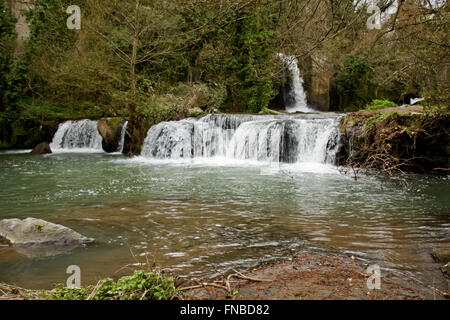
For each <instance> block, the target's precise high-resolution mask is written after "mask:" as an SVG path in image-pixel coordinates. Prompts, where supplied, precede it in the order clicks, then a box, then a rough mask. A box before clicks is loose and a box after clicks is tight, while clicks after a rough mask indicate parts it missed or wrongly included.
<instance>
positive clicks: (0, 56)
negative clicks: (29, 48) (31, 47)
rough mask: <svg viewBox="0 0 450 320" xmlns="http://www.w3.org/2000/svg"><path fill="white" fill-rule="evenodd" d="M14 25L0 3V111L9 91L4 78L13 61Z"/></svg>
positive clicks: (13, 20)
mask: <svg viewBox="0 0 450 320" xmlns="http://www.w3.org/2000/svg"><path fill="white" fill-rule="evenodd" d="M15 23H16V19H14V18H13V17H12V16H11V15H10V13H9V10H8V8H7V6H6V3H5V2H4V1H0V111H2V110H3V109H4V108H5V104H6V101H5V99H6V98H5V97H6V94H7V91H8V90H9V89H8V88H9V87H8V85H7V78H6V76H7V74H8V73H9V72H10V68H11V64H12V61H13V52H14V47H13V44H14V40H15V38H16V36H17V34H16V32H15V29H14V26H15ZM0 121H1V119H0Z"/></svg>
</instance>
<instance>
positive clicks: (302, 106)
mask: <svg viewBox="0 0 450 320" xmlns="http://www.w3.org/2000/svg"><path fill="white" fill-rule="evenodd" d="M278 57H279V58H280V59H281V60H282V61H283V62H284V64H285V65H286V68H287V70H288V71H289V73H290V75H289V78H290V80H291V87H292V89H291V92H289V95H291V98H292V100H293V101H294V102H293V103H292V104H291V105H288V106H286V111H287V112H289V113H295V112H315V110H313V109H311V108H309V107H308V103H307V100H306V93H305V90H304V88H303V79H302V77H301V76H300V69H299V68H298V60H297V59H296V58H295V57H293V56H287V55H284V54H282V53H279V54H278Z"/></svg>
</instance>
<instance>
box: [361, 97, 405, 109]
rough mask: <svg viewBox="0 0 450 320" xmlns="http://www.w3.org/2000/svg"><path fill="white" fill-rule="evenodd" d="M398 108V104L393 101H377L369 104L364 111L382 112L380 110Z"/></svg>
mask: <svg viewBox="0 0 450 320" xmlns="http://www.w3.org/2000/svg"><path fill="white" fill-rule="evenodd" d="M397 107H398V106H397V104H396V103H394V102H392V101H389V100H377V99H375V100H373V101H372V102H371V103H369V104H367V105H366V107H365V108H364V109H363V110H364V111H368V110H380V109H386V108H397Z"/></svg>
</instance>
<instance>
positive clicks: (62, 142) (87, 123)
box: [50, 119, 103, 151]
mask: <svg viewBox="0 0 450 320" xmlns="http://www.w3.org/2000/svg"><path fill="white" fill-rule="evenodd" d="M50 147H51V149H52V150H53V151H59V150H64V151H102V150H103V148H102V137H101V135H100V133H99V132H98V129H97V121H94V120H88V119H86V120H78V121H66V122H64V123H61V124H60V125H59V128H58V131H57V132H56V133H55V135H54V136H53V141H52V143H51V144H50Z"/></svg>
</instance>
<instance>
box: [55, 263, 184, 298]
mask: <svg viewBox="0 0 450 320" xmlns="http://www.w3.org/2000/svg"><path fill="white" fill-rule="evenodd" d="M176 294H177V289H176V287H175V283H174V279H173V278H163V277H161V276H159V275H157V274H156V273H153V272H146V271H144V270H136V271H135V272H134V274H133V275H132V276H125V277H122V278H120V279H119V280H117V282H114V280H113V279H111V278H106V279H103V280H101V281H100V282H99V283H98V285H97V286H89V287H86V288H68V287H65V286H64V285H59V286H58V287H57V288H56V289H54V290H53V291H52V292H51V295H50V296H49V297H48V298H49V299H50V300H86V299H88V298H89V297H90V298H91V299H93V300H141V299H142V300H170V299H173V298H174V297H175V296H176Z"/></svg>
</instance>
